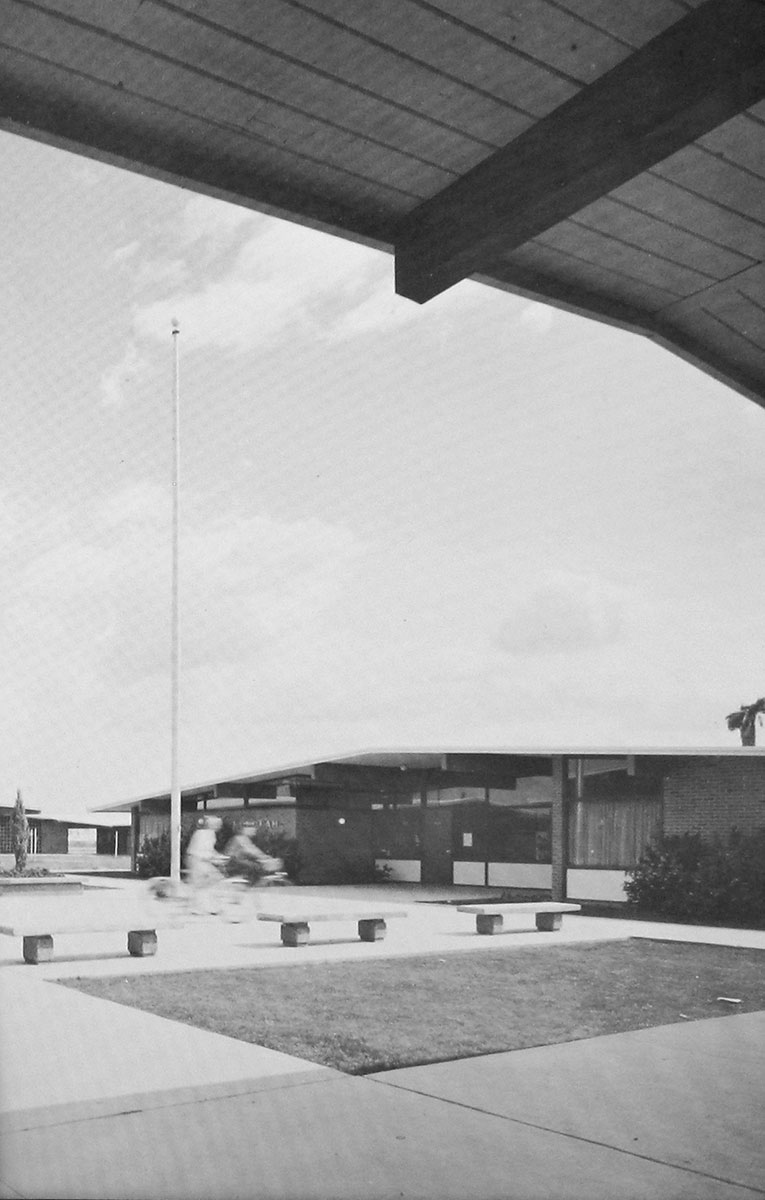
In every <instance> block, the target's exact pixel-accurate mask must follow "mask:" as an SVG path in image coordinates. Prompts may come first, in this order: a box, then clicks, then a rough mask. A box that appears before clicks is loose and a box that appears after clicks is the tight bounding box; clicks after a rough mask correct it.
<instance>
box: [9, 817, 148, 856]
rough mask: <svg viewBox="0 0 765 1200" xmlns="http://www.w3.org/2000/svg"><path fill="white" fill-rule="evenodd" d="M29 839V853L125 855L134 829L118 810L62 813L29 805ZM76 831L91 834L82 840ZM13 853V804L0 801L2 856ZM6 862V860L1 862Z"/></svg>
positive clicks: (33, 854) (129, 846) (129, 849)
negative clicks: (90, 814) (92, 813)
mask: <svg viewBox="0 0 765 1200" xmlns="http://www.w3.org/2000/svg"><path fill="white" fill-rule="evenodd" d="M26 814H27V824H28V826H29V839H28V843H27V854H29V855H31V856H32V857H36V856H37V855H46V854H49V855H53V854H55V855H59V854H69V853H70V851H78V852H80V853H82V852H86V853H87V852H92V853H93V854H98V855H113V856H114V857H117V856H124V855H128V854H130V853H131V837H132V829H131V827H130V823H129V821H128V823H125V819H124V818H123V817H122V816H121V815H120V814H118V813H115V814H113V815H111V816H106V815H104V816H98V817H88V816H62V815H60V814H56V815H52V814H45V813H43V812H42V811H41V810H40V809H39V808H27V809H26ZM77 832H86V833H88V834H89V836H88V838H87V841H82V840H80V844H78V839H77ZM5 855H13V805H12V804H11V805H7V804H0V857H2V856H5ZM2 865H5V864H2Z"/></svg>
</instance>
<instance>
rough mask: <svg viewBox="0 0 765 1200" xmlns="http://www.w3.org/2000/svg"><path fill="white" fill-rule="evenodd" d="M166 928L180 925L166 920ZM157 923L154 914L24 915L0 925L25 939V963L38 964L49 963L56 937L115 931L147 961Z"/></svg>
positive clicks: (0, 930) (153, 951)
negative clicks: (124, 937) (123, 934)
mask: <svg viewBox="0 0 765 1200" xmlns="http://www.w3.org/2000/svg"><path fill="white" fill-rule="evenodd" d="M162 926H163V927H168V926H169V927H172V928H177V922H173V921H163V922H162ZM157 927H158V926H157V921H156V917H155V915H154V914H148V913H145V912H138V913H136V912H126V913H124V914H122V913H120V914H107V915H102V916H98V914H95V913H94V914H93V915H92V916H91V917H90V918H87V917H85V916H80V915H77V916H71V917H70V916H68V915H66V914H63V915H61V916H60V917H58V918H57V917H56V915H55V914H52V915H49V914H42V913H41V914H37V915H36V914H35V913H29V914H25V915H24V916H23V917H18V918H15V919H13V920H12V921H10V922H8V923H6V924H0V933H5V934H8V935H9V936H10V937H20V938H21V939H22V953H23V956H24V962H27V963H32V964H35V965H36V964H37V963H42V962H50V961H51V960H52V958H53V935H54V934H56V935H59V934H77V933H109V932H111V931H112V930H116V931H122V932H126V933H127V949H128V954H131V955H132V956H133V957H134V958H148V957H149V956H150V955H152V954H156V952H157Z"/></svg>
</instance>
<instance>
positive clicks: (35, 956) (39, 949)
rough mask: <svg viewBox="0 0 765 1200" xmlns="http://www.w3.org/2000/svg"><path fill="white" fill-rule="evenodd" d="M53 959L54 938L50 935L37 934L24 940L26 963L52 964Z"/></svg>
mask: <svg viewBox="0 0 765 1200" xmlns="http://www.w3.org/2000/svg"><path fill="white" fill-rule="evenodd" d="M52 958H53V938H52V937H51V935H50V934H49V933H36V934H33V935H31V936H30V937H25V938H24V962H27V963H41V962H50V961H51V959H52Z"/></svg>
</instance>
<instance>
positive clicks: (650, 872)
mask: <svg viewBox="0 0 765 1200" xmlns="http://www.w3.org/2000/svg"><path fill="white" fill-rule="evenodd" d="M625 892H626V893H627V899H628V902H629V903H630V904H631V905H633V906H634V907H635V908H638V909H641V910H643V911H645V912H648V913H654V914H656V915H657V916H666V917H674V918H675V919H677V920H681V921H688V922H691V923H694V922H695V923H697V924H703V923H704V922H711V923H729V924H747V925H763V924H765V829H760V830H756V831H754V832H753V833H750V834H746V835H744V834H742V833H741V832H739V831H738V830H735V829H734V830H732V831H731V833H730V834H729V835H728V837H727V838H724V839H723V838H716V839H714V840H713V841H705V840H704V839H703V838H702V837H701V836H700V835H699V834H695V833H685V834H682V835H679V836H674V837H664V838H660V839H659V840H658V841H656V842H654V843H653V844H652V845H651V846H649V847H648V849H647V850H646V852H645V853H644V855H643V857H642V858H641V859H640V861H639V862H638V864H637V866H636V867H635V868H634V870H633V871H632V872H631V873H630V878H629V879H628V880H627V883H626V884H625Z"/></svg>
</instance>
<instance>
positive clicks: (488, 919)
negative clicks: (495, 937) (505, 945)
mask: <svg viewBox="0 0 765 1200" xmlns="http://www.w3.org/2000/svg"><path fill="white" fill-rule="evenodd" d="M501 928H502V913H478V914H477V915H476V919H475V929H476V933H499V931H500V929H501Z"/></svg>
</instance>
